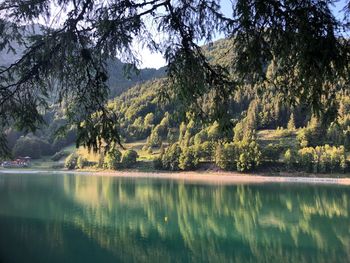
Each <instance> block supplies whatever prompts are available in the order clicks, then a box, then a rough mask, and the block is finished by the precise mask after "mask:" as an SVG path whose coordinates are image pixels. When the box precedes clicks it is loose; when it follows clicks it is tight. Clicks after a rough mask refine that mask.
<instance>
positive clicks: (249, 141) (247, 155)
mask: <svg viewBox="0 0 350 263" xmlns="http://www.w3.org/2000/svg"><path fill="white" fill-rule="evenodd" d="M260 160H261V152H260V149H259V145H258V144H257V143H256V141H255V139H254V138H246V139H244V140H243V141H241V142H234V143H226V144H224V145H219V146H218V147H217V148H216V152H215V163H216V164H217V165H218V166H219V167H220V168H222V169H225V170H234V169H237V171H240V172H243V171H248V170H252V169H254V168H256V167H257V166H258V165H259V164H260Z"/></svg>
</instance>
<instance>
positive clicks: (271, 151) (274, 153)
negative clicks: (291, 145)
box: [262, 143, 285, 161]
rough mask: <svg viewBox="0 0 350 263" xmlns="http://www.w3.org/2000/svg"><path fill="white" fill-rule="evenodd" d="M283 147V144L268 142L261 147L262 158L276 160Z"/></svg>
mask: <svg viewBox="0 0 350 263" xmlns="http://www.w3.org/2000/svg"><path fill="white" fill-rule="evenodd" d="M284 149H285V146H283V145H281V144H272V143H269V144H268V145H266V147H264V148H263V149H262V156H263V159H265V160H268V161H278V160H279V158H280V156H281V154H282V153H283V151H284Z"/></svg>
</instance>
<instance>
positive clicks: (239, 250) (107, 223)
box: [0, 174, 350, 263]
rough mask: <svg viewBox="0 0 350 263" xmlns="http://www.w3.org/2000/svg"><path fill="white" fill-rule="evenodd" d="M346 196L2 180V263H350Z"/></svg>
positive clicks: (317, 191)
mask: <svg viewBox="0 0 350 263" xmlns="http://www.w3.org/2000/svg"><path fill="white" fill-rule="evenodd" d="M349 197H350V187H349V186H340V185H311V184H310V185H308V184H291V183H289V184H288V183H285V184H278V183H275V184H249V185H244V184H240V185H216V184H211V185H205V184H191V183H184V182H181V181H175V180H161V179H132V178H116V177H101V176H91V175H89V176H87V175H69V174H66V175H43V174H40V175H39V174H22V175H19V174H18V175H17V174H0V262H1V263H7V262H36V263H38V262H50V263H52V262H60V263H62V262H65V263H66V262H75V263H76V262H84V263H87V262H269V263H271V262H284V263H287V262H298V263H302V262H305V263H306V262H307V263H311V262H318V263H320V262H327V263H329V262H332V263H335V262H350V217H349V212H350V202H349V200H350V199H349Z"/></svg>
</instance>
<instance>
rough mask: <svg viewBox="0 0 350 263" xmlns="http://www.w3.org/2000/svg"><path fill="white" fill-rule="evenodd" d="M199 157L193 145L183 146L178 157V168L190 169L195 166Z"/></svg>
mask: <svg viewBox="0 0 350 263" xmlns="http://www.w3.org/2000/svg"><path fill="white" fill-rule="evenodd" d="M198 163H199V158H198V156H197V154H196V152H195V151H194V149H193V147H185V148H184V149H183V150H182V152H181V154H180V157H179V168H180V169H182V170H191V169H194V168H196V167H197V165H198Z"/></svg>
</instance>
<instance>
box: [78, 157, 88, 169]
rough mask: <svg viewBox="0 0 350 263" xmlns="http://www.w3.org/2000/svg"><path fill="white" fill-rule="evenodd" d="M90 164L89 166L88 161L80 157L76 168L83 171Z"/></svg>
mask: <svg viewBox="0 0 350 263" xmlns="http://www.w3.org/2000/svg"><path fill="white" fill-rule="evenodd" d="M88 164H89V162H88V160H87V159H86V158H85V157H83V156H81V155H79V157H78V159H77V164H76V167H77V168H79V169H83V168H84V167H86V166H88Z"/></svg>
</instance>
